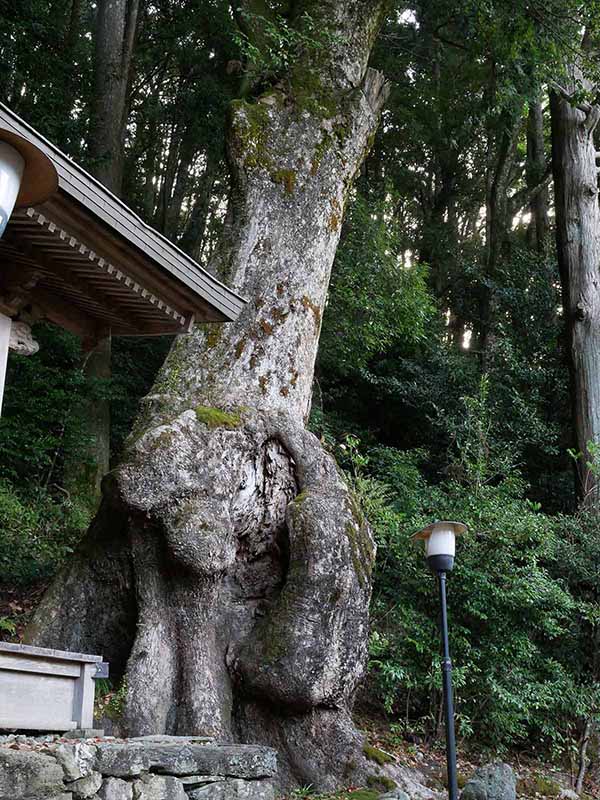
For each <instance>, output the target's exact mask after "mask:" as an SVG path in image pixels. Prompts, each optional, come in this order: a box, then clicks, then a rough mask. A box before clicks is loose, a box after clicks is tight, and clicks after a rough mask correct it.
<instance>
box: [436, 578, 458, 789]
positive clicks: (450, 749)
mask: <svg viewBox="0 0 600 800" xmlns="http://www.w3.org/2000/svg"><path fill="white" fill-rule="evenodd" d="M437 577H438V586H439V590H440V609H441V629H442V630H441V633H442V687H443V691H444V717H445V722H446V763H447V765H448V797H449V800H458V781H457V777H456V738H455V734H454V701H453V697H452V661H451V660H450V645H449V643H448V608H447V605H446V573H445V572H442V571H440V572H438V573H437Z"/></svg>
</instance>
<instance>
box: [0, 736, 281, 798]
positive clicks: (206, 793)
mask: <svg viewBox="0 0 600 800" xmlns="http://www.w3.org/2000/svg"><path fill="white" fill-rule="evenodd" d="M276 772H277V753H276V751H275V750H272V749H271V748H268V747H257V746H253V745H230V744H218V743H216V742H214V741H213V740H210V739H205V738H202V737H197V738H195V737H181V736H145V737H142V738H138V739H127V740H118V739H109V738H106V739H102V740H85V741H83V740H82V741H73V742H70V741H66V740H64V739H62V740H60V739H56V738H54V737H45V738H44V739H41V740H39V739H38V740H32V739H26V737H11V738H10V740H5V741H4V742H3V743H2V744H0V800H274V788H273V782H272V781H273V780H274V778H275V775H276Z"/></svg>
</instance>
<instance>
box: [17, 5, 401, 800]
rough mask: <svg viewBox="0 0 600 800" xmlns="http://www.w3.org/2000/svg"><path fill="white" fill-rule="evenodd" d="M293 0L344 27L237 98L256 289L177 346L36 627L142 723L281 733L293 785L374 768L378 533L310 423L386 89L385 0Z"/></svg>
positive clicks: (239, 241)
mask: <svg viewBox="0 0 600 800" xmlns="http://www.w3.org/2000/svg"><path fill="white" fill-rule="evenodd" d="M300 5H302V8H301V9H300V12H302V11H304V10H307V11H310V13H312V14H313V15H315V16H316V17H317V18H319V19H321V18H322V20H323V24H324V25H326V26H327V29H329V30H331V31H332V33H334V34H335V33H337V34H341V35H340V36H334V37H333V38H332V42H331V45H330V46H329V47H328V48H327V50H326V52H325V53H323V55H322V56H320V57H319V59H318V61H319V64H318V67H317V66H315V64H314V61H313V63H312V64H311V63H310V62H311V58H312V55H311V54H310V53H308V54H306V56H305V57H304V59H299V60H298V62H297V63H296V65H295V67H294V71H293V73H292V75H291V76H290V77H289V82H288V87H289V88H288V90H287V91H286V92H285V94H284V93H283V92H282V91H281V90H279V89H278V90H275V91H271V92H268V93H266V94H265V95H263V96H261V97H260V98H259V99H258V102H255V103H247V102H243V101H235V102H234V103H233V104H232V108H231V114H230V122H229V126H228V132H227V146H228V158H229V162H230V168H231V175H232V188H231V197H230V202H229V208H228V214H227V219H226V224H225V232H224V237H223V242H222V246H221V248H220V249H219V251H218V254H217V255H216V257H215V258H214V259H213V262H212V264H211V268H212V269H213V270H215V271H218V272H219V273H220V274H221V275H224V276H226V278H227V280H228V282H229V283H230V284H231V285H232V286H234V287H235V288H236V289H237V290H238V291H240V292H241V293H242V294H243V295H244V296H245V297H246V298H248V304H247V306H246V308H245V309H244V311H243V312H242V314H241V316H240V317H239V319H238V320H237V321H236V322H234V323H231V324H228V325H226V324H220V325H215V326H206V325H204V326H199V327H197V329H196V330H195V331H194V333H193V334H192V335H190V336H189V337H180V338H179V339H178V340H177V341H176V343H175V344H174V346H173V349H172V351H171V353H170V355H169V357H168V359H167V361H166V363H165V365H164V367H163V369H162V371H161V374H160V375H159V377H158V379H157V382H156V384H155V386H154V388H153V391H152V393H151V394H150V395H149V396H148V397H147V398H145V401H144V403H143V412H142V414H141V416H140V418H139V420H138V423H137V425H136V429H135V430H134V432H133V433H132V435H131V437H130V441H129V446H128V455H127V456H126V458H125V461H124V463H123V464H121V466H120V467H119V468H118V469H116V470H114V471H113V472H111V473H110V474H109V475H108V476H107V478H106V479H105V481H104V484H103V492H104V501H103V504H102V507H101V509H100V512H99V516H98V517H97V519H96V521H95V523H94V524H93V526H92V529H91V530H90V532H89V534H88V536H87V538H86V540H85V542H84V545H83V548H82V550H81V552H79V553H78V554H77V556H76V557H75V559H74V561H73V563H72V564H71V565H70V567H69V568H68V569H67V571H66V573H65V574H64V575H62V576H60V577H59V579H58V580H57V581H56V582H55V584H54V585H53V587H52V588H51V589H50V592H49V593H48V595H47V596H46V598H45V599H44V601H43V602H42V605H41V607H40V609H39V611H38V613H37V615H36V618H35V621H34V624H33V627H32V629H31V631H30V635H29V639H30V641H35V642H37V643H38V644H44V645H55V646H58V645H60V646H62V647H70V648H74V649H83V650H89V651H91V652H96V651H100V650H102V651H103V652H104V655H105V656H107V657H108V658H109V659H110V660H114V661H115V662H116V663H121V664H122V663H123V661H124V659H125V658H127V666H126V671H125V677H126V681H127V701H126V712H125V720H124V723H125V727H126V730H127V732H128V733H129V734H145V733H156V732H167V733H180V734H183V733H194V734H200V733H211V734H214V735H216V736H219V737H220V738H223V739H240V740H242V741H252V742H264V743H270V744H273V745H275V746H276V747H278V748H279V751H280V769H281V782H282V786H284V787H290V786H294V785H299V784H300V785H303V784H308V783H310V784H312V785H313V787H314V788H315V789H327V788H329V789H331V788H334V787H337V786H339V785H341V784H343V785H348V784H350V783H352V782H353V781H354V782H356V781H358V780H360V779H364V777H365V773H366V770H367V762H366V761H365V758H364V756H363V754H362V737H361V736H360V735H359V734H358V733H357V732H356V730H355V729H354V727H353V725H352V722H351V718H350V711H351V708H352V703H353V697H354V693H355V690H356V688H357V685H358V683H359V681H360V680H361V678H362V677H363V674H364V670H365V663H366V654H367V635H368V604H369V598H370V587H371V568H372V563H373V559H374V543H373V540H372V536H371V532H370V530H369V527H368V525H367V523H366V521H365V519H364V517H363V515H362V513H361V511H360V509H359V508H358V506H357V503H356V501H355V499H354V498H353V496H352V493H351V492H350V490H349V488H348V486H347V484H346V482H345V480H344V479H343V477H342V476H341V475H340V473H339V470H338V468H337V466H336V464H335V462H334V460H333V459H332V457H331V456H330V455H329V454H327V453H326V452H325V451H324V450H323V449H322V447H321V444H320V443H319V441H318V440H317V438H316V437H315V436H314V435H312V434H311V433H309V432H307V430H306V429H305V427H304V426H305V422H306V419H307V416H308V413H309V408H310V399H311V390H312V381H313V372H314V364H315V356H316V351H317V345H318V339H319V333H320V327H321V315H322V312H323V308H324V305H325V301H326V295H327V289H328V284H329V278H330V271H331V265H332V262H333V258H334V255H335V251H336V247H337V244H338V240H339V235H340V230H341V222H342V218H343V214H344V210H345V206H346V201H347V197H348V191H349V187H350V185H351V182H352V179H353V177H354V175H355V173H356V171H357V170H358V168H359V166H360V164H361V162H362V160H363V158H364V155H365V153H366V151H367V149H368V146H369V143H370V141H371V140H372V137H373V134H374V131H375V129H376V126H377V123H378V119H379V114H380V111H381V108H382V105H383V102H384V100H385V96H386V87H385V83H384V81H383V78H382V76H381V75H380V74H379V73H377V72H375V71H373V70H369V69H367V60H368V57H369V52H370V48H371V46H372V43H373V39H374V37H375V35H376V32H377V30H378V26H379V24H380V22H381V18H382V15H383V7H384V2H373V1H372V0H351V1H350V0H348V1H347V2H338V0H335V2H334V0H329V1H328V2H326V3H323V2H319V3H316V2H307V3H304V4H300ZM298 19H299V20H301V19H302V13H298ZM315 60H316V59H315ZM307 86H310V87H313V88H312V89H311V90H310V91H309V90H308V89H307ZM315 87H318V88H315ZM116 529H119V530H120V531H121V533H120V534H119V535H117V534H116V533H115V531H116ZM117 586H119V587H121V589H120V591H119V592H117V591H116V587H117ZM111 590H112V591H111ZM107 595H110V611H109V612H107V611H106V609H105V608H104V607H103V603H104V602H105V599H106V597H107ZM83 596H85V603H83V602H82V600H81V598H82V597H83ZM113 617H114V618H115V619H117V620H118V625H117V628H116V630H115V629H114V628H113V627H112V625H111V619H112V618H113ZM132 617H133V618H134V619H135V630H134V627H133V626H132V625H131V624H130V621H131V618H132ZM127 656H128V657H127ZM371 771H373V765H372V764H371Z"/></svg>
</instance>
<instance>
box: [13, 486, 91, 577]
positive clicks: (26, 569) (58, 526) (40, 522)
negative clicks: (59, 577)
mask: <svg viewBox="0 0 600 800" xmlns="http://www.w3.org/2000/svg"><path fill="white" fill-rule="evenodd" d="M88 524H89V517H88V516H87V513H86V511H85V509H84V508H83V507H82V506H79V505H78V504H77V503H76V502H72V501H71V500H69V499H67V498H65V497H64V496H63V497H62V498H56V497H52V496H51V495H50V494H48V493H47V492H45V491H43V490H41V489H38V490H37V492H35V493H31V494H30V495H29V496H28V497H23V496H21V495H20V494H19V493H18V492H17V491H16V490H15V488H14V487H13V486H12V485H11V484H10V483H9V482H8V481H6V480H0V583H4V584H8V585H15V584H23V583H29V582H31V581H33V580H38V579H40V578H46V577H48V576H50V575H52V574H53V573H54V572H55V571H56V569H57V568H58V567H59V566H60V565H61V564H62V563H63V561H64V560H65V559H66V558H67V557H68V556H69V555H70V554H71V553H72V552H73V548H74V546H75V544H76V543H77V541H78V540H79V538H80V537H81V535H82V533H83V531H84V530H85V528H86V527H87V525H88Z"/></svg>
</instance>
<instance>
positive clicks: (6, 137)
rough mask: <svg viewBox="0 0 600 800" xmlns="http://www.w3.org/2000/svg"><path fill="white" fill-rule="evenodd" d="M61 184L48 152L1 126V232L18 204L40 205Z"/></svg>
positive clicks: (0, 234) (0, 233) (1, 233)
mask: <svg viewBox="0 0 600 800" xmlns="http://www.w3.org/2000/svg"><path fill="white" fill-rule="evenodd" d="M57 188H58V176H57V174H56V169H55V167H54V165H53V163H52V162H51V161H50V159H49V158H48V156H47V155H46V154H45V153H43V152H42V151H41V150H40V149H39V148H38V147H36V146H35V145H33V144H32V143H31V142H29V141H27V139H23V137H22V136H17V134H16V133H13V132H12V131H7V130H0V236H2V235H3V233H4V230H5V228H6V225H7V224H8V221H9V219H10V216H11V214H12V212H13V209H14V208H15V206H17V207H20V206H33V205H39V204H40V203H43V202H44V200H47V199H48V198H49V197H50V195H52V194H54V192H55V191H56V190H57Z"/></svg>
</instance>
